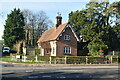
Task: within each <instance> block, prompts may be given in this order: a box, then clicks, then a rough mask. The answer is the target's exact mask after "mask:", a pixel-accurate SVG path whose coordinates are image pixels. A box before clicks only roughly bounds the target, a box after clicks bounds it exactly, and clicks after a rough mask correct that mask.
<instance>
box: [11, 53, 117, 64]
mask: <svg viewBox="0 0 120 80" xmlns="http://www.w3.org/2000/svg"><path fill="white" fill-rule="evenodd" d="M11 59H12V60H16V61H22V62H37V63H44V64H113V63H118V61H119V60H118V59H119V57H118V56H103V57H92V56H37V55H36V56H35V55H28V56H21V57H20V56H15V55H14V56H13V55H11Z"/></svg>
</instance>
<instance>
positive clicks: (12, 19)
mask: <svg viewBox="0 0 120 80" xmlns="http://www.w3.org/2000/svg"><path fill="white" fill-rule="evenodd" d="M24 25H25V24H24V17H23V15H22V13H21V11H20V9H16V8H15V9H14V10H13V11H11V13H10V14H8V15H7V20H6V23H5V25H4V27H5V30H4V36H3V39H4V42H5V45H7V46H9V47H12V46H13V45H14V44H15V43H16V42H17V41H20V40H23V39H24V29H23V26H24Z"/></svg>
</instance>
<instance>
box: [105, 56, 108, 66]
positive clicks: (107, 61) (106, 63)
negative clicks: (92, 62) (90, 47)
mask: <svg viewBox="0 0 120 80" xmlns="http://www.w3.org/2000/svg"><path fill="white" fill-rule="evenodd" d="M105 58H106V61H105V63H106V64H107V63H108V58H107V56H106V57H105Z"/></svg>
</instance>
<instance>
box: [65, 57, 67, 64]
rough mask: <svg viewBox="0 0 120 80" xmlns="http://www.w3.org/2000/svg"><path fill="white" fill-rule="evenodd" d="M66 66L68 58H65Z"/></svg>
mask: <svg viewBox="0 0 120 80" xmlns="http://www.w3.org/2000/svg"><path fill="white" fill-rule="evenodd" d="M65 64H67V56H65Z"/></svg>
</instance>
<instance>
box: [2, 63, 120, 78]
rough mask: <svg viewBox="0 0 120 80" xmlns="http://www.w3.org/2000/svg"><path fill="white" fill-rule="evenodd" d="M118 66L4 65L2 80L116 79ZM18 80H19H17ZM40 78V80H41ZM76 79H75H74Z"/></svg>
mask: <svg viewBox="0 0 120 80" xmlns="http://www.w3.org/2000/svg"><path fill="white" fill-rule="evenodd" d="M118 74H119V72H118V66H117V65H100V66H99V65H38V66H34V65H23V64H6V63H3V64H2V80H10V79H11V80H29V79H30V80H33V79H38V80H46V79H49V80H56V79H68V78H69V80H70V79H71V80H79V79H87V80H89V79H95V78H96V79H98V78H105V79H107V78H108V79H111V80H113V79H115V80H117V78H118ZM16 78H17V79H16ZM39 78H40V79H39ZM73 78H74V79H73Z"/></svg>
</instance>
